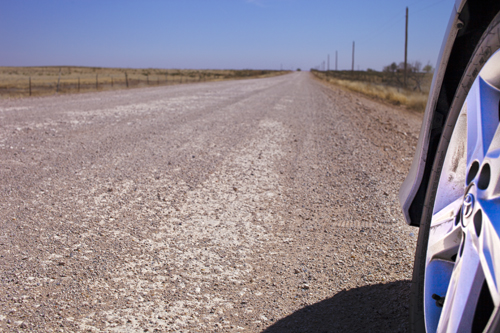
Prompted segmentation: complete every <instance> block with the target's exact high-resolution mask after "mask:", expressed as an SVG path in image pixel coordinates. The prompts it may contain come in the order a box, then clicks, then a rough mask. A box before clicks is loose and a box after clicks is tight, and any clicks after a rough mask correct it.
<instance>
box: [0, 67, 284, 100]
mask: <svg viewBox="0 0 500 333" xmlns="http://www.w3.org/2000/svg"><path fill="white" fill-rule="evenodd" d="M285 73H287V72H285V71H271V70H187V69H154V68H148V69H133V68H102V67H73V66H63V67H0V98H17V97H27V96H43V95H53V94H57V93H59V94H67V93H78V92H89V91H96V90H115V89H124V88H136V87H147V86H155V85H171V84H181V83H192V82H200V81H220V80H234V79H243V78H256V77H269V76H275V75H281V74H285ZM30 81H31V88H30Z"/></svg>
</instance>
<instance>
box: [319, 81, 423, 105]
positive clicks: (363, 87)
mask: <svg viewBox="0 0 500 333" xmlns="http://www.w3.org/2000/svg"><path fill="white" fill-rule="evenodd" d="M313 73H314V75H316V77H318V78H320V79H321V80H324V81H326V82H330V83H332V84H334V85H337V86H340V87H344V88H347V89H349V90H351V91H356V92H359V93H362V94H364V95H366V96H369V97H372V98H376V99H381V100H384V101H387V102H389V103H391V104H394V105H404V106H406V107H407V108H409V109H412V110H416V111H422V112H423V111H424V110H425V106H426V104H427V95H428V93H426V92H419V91H412V90H407V89H402V88H395V87H389V86H386V85H383V84H377V83H372V82H363V81H351V80H340V79H336V78H332V77H328V76H326V75H325V74H324V73H321V72H313Z"/></svg>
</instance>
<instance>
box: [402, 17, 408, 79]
mask: <svg viewBox="0 0 500 333" xmlns="http://www.w3.org/2000/svg"><path fill="white" fill-rule="evenodd" d="M407 69H408V7H406V28H405V73H404V81H403V82H404V83H403V85H404V88H406V77H407V75H408V73H407V72H406V71H407Z"/></svg>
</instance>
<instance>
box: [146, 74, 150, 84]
mask: <svg viewBox="0 0 500 333" xmlns="http://www.w3.org/2000/svg"><path fill="white" fill-rule="evenodd" d="M146 84H147V85H148V86H149V74H148V75H146Z"/></svg>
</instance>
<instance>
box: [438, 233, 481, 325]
mask: <svg viewBox="0 0 500 333" xmlns="http://www.w3.org/2000/svg"><path fill="white" fill-rule="evenodd" d="M462 246H464V250H463V253H462V256H461V257H460V258H459V259H457V263H456V264H455V268H454V270H453V273H452V276H451V279H450V284H449V286H448V291H447V292H446V299H445V302H444V306H443V310H442V312H441V317H440V319H439V324H438V328H437V331H438V332H466V331H470V330H471V327H472V321H473V318H474V311H475V309H476V304H477V300H478V298H479V292H480V290H481V287H482V285H483V282H484V274H483V271H482V269H481V265H480V259H479V255H478V253H477V251H476V249H475V247H474V244H473V242H472V239H471V237H466V238H465V241H464V243H463V244H462Z"/></svg>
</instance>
